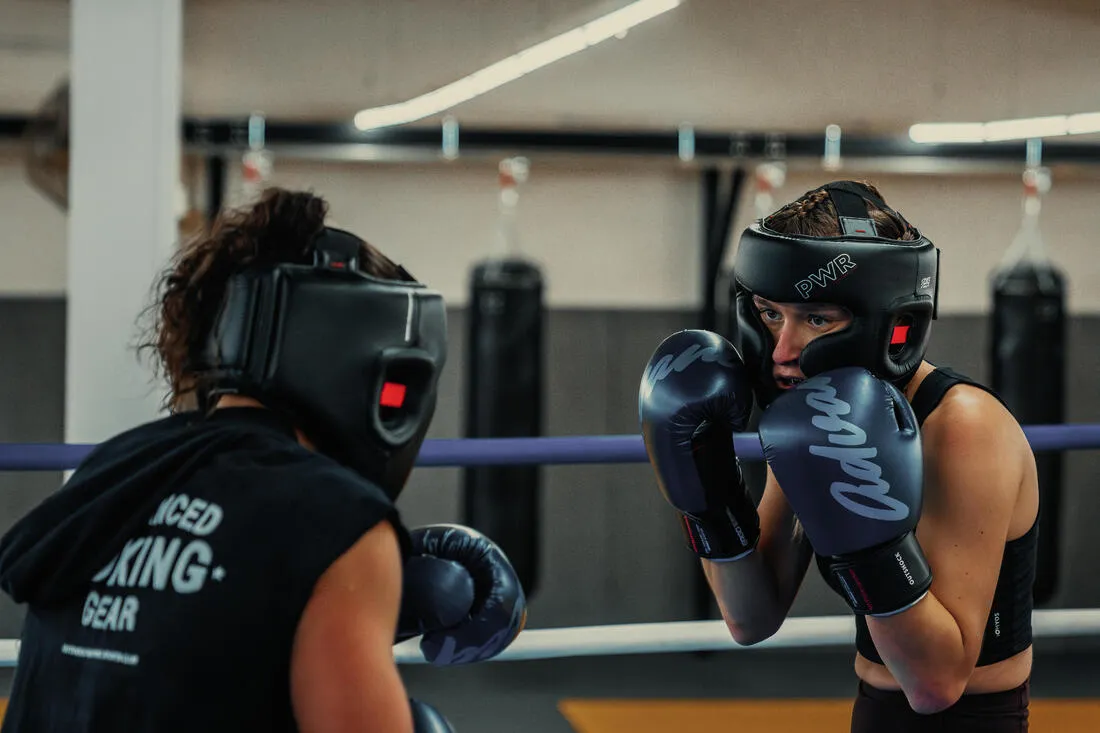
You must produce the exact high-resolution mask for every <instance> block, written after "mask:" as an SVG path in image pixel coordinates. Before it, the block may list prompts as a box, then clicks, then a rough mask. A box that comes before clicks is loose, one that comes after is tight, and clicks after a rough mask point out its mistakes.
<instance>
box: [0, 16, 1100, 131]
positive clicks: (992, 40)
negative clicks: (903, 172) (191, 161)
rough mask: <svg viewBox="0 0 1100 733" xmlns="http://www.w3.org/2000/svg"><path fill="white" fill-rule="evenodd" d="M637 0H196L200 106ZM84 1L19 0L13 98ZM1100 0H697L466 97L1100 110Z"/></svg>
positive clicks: (25, 88)
mask: <svg viewBox="0 0 1100 733" xmlns="http://www.w3.org/2000/svg"><path fill="white" fill-rule="evenodd" d="M626 3H627V0H400V1H398V0H389V1H388V2H386V1H384V0H312V1H310V0H185V5H184V7H185V29H184V33H185V36H184V38H185V41H184V48H185V60H184V79H183V81H184V110H185V112H186V113H187V114H189V115H201V116H213V115H218V116H220V115H245V114H247V113H248V112H250V111H251V110H254V109H259V110H263V111H264V112H265V113H267V114H268V115H269V116H271V117H276V118H298V119H301V118H312V119H327V120H333V119H339V118H346V117H348V116H350V115H351V114H352V113H354V112H355V111H356V110H358V109H360V108H362V107H366V106H373V105H379V104H387V103H391V102H395V101H400V100H402V99H405V98H408V97H411V96H415V95H417V94H420V93H423V92H425V91H428V90H430V89H432V88H434V87H436V86H439V85H442V84H445V83H447V82H449V81H453V80H454V79H456V78H458V77H460V76H462V75H464V74H465V73H468V72H470V71H473V70H475V69H477V68H479V67H481V66H484V65H485V64H487V63H490V62H492V61H495V60H498V59H500V58H502V57H504V56H506V55H508V54H511V53H513V52H515V51H516V50H519V49H520V48H523V47H524V46H527V45H529V44H531V43H533V42H536V41H539V40H543V39H545V38H547V37H549V36H550V35H553V34H555V33H557V32H560V31H562V30H566V29H568V28H570V27H572V26H574V25H576V24H578V23H581V22H584V21H586V20H590V19H592V18H594V17H596V16H598V15H600V14H601V13H603V12H605V11H607V10H609V9H613V8H617V7H621V6H622V5H625V4H626ZM68 47H69V4H68V2H63V1H62V0H0V114H3V113H24V112H30V111H32V110H33V109H34V108H35V107H36V106H37V105H38V104H39V103H40V102H41V100H42V99H43V98H44V97H45V96H46V95H47V94H48V93H49V91H50V89H51V88H52V87H53V86H54V85H55V84H56V83H57V82H58V81H59V80H60V79H62V78H63V77H65V76H66V74H67V73H68V65H69V58H68ZM1098 61H1100V2H1097V1H1096V0H1042V1H1038V2H1028V1H1027V0H923V1H918V2H913V1H912V0H878V1H877V2H866V0H784V1H783V2H775V1H773V2H761V1H760V0H725V1H722V0H685V3H684V4H683V5H682V6H680V7H679V8H677V9H675V10H673V11H672V12H671V13H669V14H667V15H665V16H662V17H660V18H658V19H656V20H653V21H651V22H650V23H648V24H646V25H643V26H641V27H639V28H636V29H635V30H633V31H631V32H630V34H629V35H628V36H627V37H626V38H625V39H623V40H613V41H609V42H606V43H605V44H602V45H600V46H598V47H596V48H594V49H591V50H589V51H587V52H584V53H582V54H580V55H578V56H574V57H572V58H569V59H566V60H564V61H562V62H560V63H558V64H556V65H554V66H552V67H549V68H546V69H544V70H541V71H539V72H536V73H534V74H532V75H530V76H528V77H526V78H524V79H521V80H519V81H518V82H515V83H514V84H511V85H508V86H506V87H504V88H501V89H499V90H496V91H494V92H492V93H490V94H487V95H485V96H484V97H481V98H479V99H477V100H474V101H472V102H468V103H466V104H464V105H462V106H461V107H459V108H458V109H456V110H455V113H456V115H457V116H458V118H459V119H460V120H461V121H462V122H463V123H464V124H467V125H469V124H478V125H530V126H548V125H559V124H564V125H585V126H597V127H600V126H603V127H606V126H615V127H653V126H661V127H669V126H674V125H676V124H679V123H681V122H692V123H694V124H696V125H698V126H700V127H705V128H719V129H736V128H740V129H752V130H766V129H773V130H776V129H780V130H788V131H816V130H821V129H823V128H824V126H825V125H827V124H829V123H837V124H840V125H841V126H842V127H844V129H845V130H846V131H848V130H863V131H875V132H890V133H900V132H903V131H904V130H905V129H906V128H907V127H908V125H909V124H911V123H913V122H916V121H933V120H954V119H962V120H984V119H996V118H1001V117H1013V116H1027V115H1038V114H1055V113H1072V112H1080V111H1094V110H1100V74H1097V73H1096V67H1097V62H1098Z"/></svg>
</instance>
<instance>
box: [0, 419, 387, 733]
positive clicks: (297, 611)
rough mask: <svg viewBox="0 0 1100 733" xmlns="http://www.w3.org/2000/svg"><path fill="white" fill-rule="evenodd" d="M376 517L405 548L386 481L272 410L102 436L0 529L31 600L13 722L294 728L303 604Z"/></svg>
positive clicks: (28, 725)
mask: <svg viewBox="0 0 1100 733" xmlns="http://www.w3.org/2000/svg"><path fill="white" fill-rule="evenodd" d="M384 520H390V521H391V522H393V523H394V526H395V527H396V528H397V529H398V536H399V537H400V538H401V541H402V543H403V545H402V547H403V550H407V545H406V544H405V543H406V542H407V535H406V534H404V531H403V529H402V527H401V525H400V521H399V519H398V517H397V514H396V511H395V509H394V507H393V504H392V503H391V501H390V500H389V499H388V498H387V496H386V495H385V494H384V492H383V491H382V490H381V489H379V488H378V487H376V486H374V485H372V484H370V483H368V482H367V481H365V480H363V479H362V478H360V477H359V476H358V475H356V474H354V473H352V472H350V471H348V470H347V469H345V468H343V467H342V466H340V465H338V464H336V463H335V462H333V461H330V460H329V459H327V458H325V457H323V456H321V455H318V454H316V453H313V452H310V451H308V450H306V449H305V448H302V447H301V446H300V445H299V444H298V443H297V441H296V440H295V436H294V432H293V429H292V428H291V427H290V426H288V425H286V424H283V423H282V422H281V421H280V420H279V419H278V418H277V417H276V416H275V414H274V413H272V412H270V411H268V410H263V409H252V408H234V409H227V410H218V411H216V412H215V413H214V414H213V415H212V416H210V417H201V416H198V415H194V414H188V415H175V416H172V417H169V418H166V419H163V420H159V421H156V422H153V423H149V424H147V425H143V426H140V427H138V428H135V429H133V430H131V431H128V432H126V433H123V434H122V435H120V436H117V437H115V438H113V439H111V440H109V441H107V442H106V443H104V444H103V445H101V446H99V447H98V448H97V449H96V450H95V451H94V452H93V453H92V455H91V456H90V457H89V458H88V459H87V460H86V461H85V462H84V463H83V464H82V465H81V467H80V468H79V469H78V470H77V471H76V472H75V474H74V475H73V477H72V479H71V480H70V481H69V482H68V483H67V484H66V485H65V487H64V488H62V489H61V490H60V491H58V492H56V493H55V494H53V495H52V496H50V497H49V498H48V499H46V501H45V502H43V503H42V504H41V505H40V506H38V507H37V508H36V509H34V510H33V511H31V512H30V514H28V515H27V516H26V517H24V518H23V519H22V520H20V522H19V523H18V524H16V525H15V526H14V527H13V528H12V530H11V531H9V532H8V534H7V535H5V536H4V538H3V540H2V541H0V587H2V588H3V589H4V590H5V591H6V592H7V593H8V594H9V595H11V596H12V598H13V599H14V600H15V601H16V602H19V603H26V604H27V613H26V619H25V622H24V628H23V632H22V645H21V648H20V651H19V660H18V667H17V669H16V673H15V679H14V683H13V687H12V692H11V700H10V704H9V706H8V709H7V714H6V715H5V718H4V724H3V731H5V733H7V732H9V731H10V732H13V733H14V732H18V731H67V732H68V733H80V732H81V731H130V732H133V733H142V732H144V731H159V732H161V733H164V732H173V731H181V732H182V731H196V730H201V731H203V733H219V732H221V731H227V732H228V731H243V730H262V731H285V732H288V733H289V732H291V731H296V730H297V725H296V723H295V719H294V715H293V710H292V706H291V695H290V657H291V648H292V645H293V640H294V635H295V631H296V629H297V625H298V621H299V618H300V617H301V614H302V611H303V609H304V607H305V605H306V602H307V601H308V600H309V598H310V596H311V594H312V591H313V587H314V585H315V583H316V582H317V580H318V578H319V577H320V576H321V574H322V573H324V572H325V570H326V569H327V568H328V567H329V566H330V565H331V564H332V563H333V561H335V560H336V559H337V558H338V557H339V556H340V555H342V554H343V553H344V552H345V551H347V550H348V549H349V548H350V547H351V546H352V545H353V544H354V543H355V542H356V541H357V540H358V539H359V538H360V537H361V536H362V535H363V534H364V533H365V532H366V531H367V530H369V529H371V528H372V527H373V526H375V525H376V524H378V523H379V522H381V521H384Z"/></svg>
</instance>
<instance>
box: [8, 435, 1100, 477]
mask: <svg viewBox="0 0 1100 733" xmlns="http://www.w3.org/2000/svg"><path fill="white" fill-rule="evenodd" d="M1024 434H1025V435H1026V436H1027V439H1028V441H1029V442H1030V443H1031V448H1032V450H1034V451H1037V452H1040V451H1062V450H1088V449H1100V424H1078V425H1028V426H1025V427H1024ZM733 445H734V448H735V449H736V451H737V455H738V456H740V457H742V458H745V459H749V460H760V459H761V458H762V457H763V455H762V453H761V450H760V442H759V438H758V436H757V434H756V433H739V434H737V435H735V436H734V439H733ZM94 448H95V445H92V444H59V443H0V471H64V470H68V469H72V468H76V467H77V465H78V464H79V463H80V461H82V460H83V459H84V458H85V457H86V456H87V455H88V454H89V453H90V452H91V451H92V450H93V449H94ZM646 460H647V458H646V453H645V446H644V445H643V444H642V438H641V436H639V435H577V436H566V437H552V438H452V439H435V440H426V441H424V446H423V448H422V449H421V451H420V457H419V459H418V460H417V465H418V466H431V467H443V466H491V465H497V466H509V465H510V466H515V465H528V464H542V465H564V464H587V463H645V462H646Z"/></svg>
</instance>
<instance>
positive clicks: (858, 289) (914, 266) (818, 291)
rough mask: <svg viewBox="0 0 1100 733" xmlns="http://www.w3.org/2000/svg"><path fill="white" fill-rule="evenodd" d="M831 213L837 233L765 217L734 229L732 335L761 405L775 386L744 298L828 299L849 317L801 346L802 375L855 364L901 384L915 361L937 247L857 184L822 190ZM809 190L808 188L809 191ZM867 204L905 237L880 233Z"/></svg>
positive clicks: (927, 327)
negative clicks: (797, 229)
mask: <svg viewBox="0 0 1100 733" xmlns="http://www.w3.org/2000/svg"><path fill="white" fill-rule="evenodd" d="M817 190H824V191H826V192H827V193H828V194H829V197H830V198H831V199H832V202H833V206H834V207H835V209H836V212H837V223H838V226H839V228H840V231H841V234H840V235H839V236H835V237H814V236H808V235H801V234H783V233H780V232H777V231H774V230H772V229H769V228H768V227H767V226H766V221H767V220H763V221H760V222H757V223H755V224H753V225H751V226H750V227H748V228H747V229H746V230H745V231H744V232H743V233H742V235H741V241H740V244H739V246H738V249H737V255H736V258H735V262H734V268H733V269H734V288H735V297H736V310H737V331H738V333H737V341H738V350H739V351H740V352H741V356H742V358H743V359H744V360H745V363H746V365H747V366H748V367H749V369H750V371H751V372H752V373H753V375H754V377H755V390H756V395H757V400H758V402H759V403H760V404H761V406H766V405H767V404H768V403H770V402H771V400H773V399H774V398H775V397H776V396H777V395H778V392H779V388H778V386H777V385H776V382H775V377H774V375H773V368H774V364H773V362H772V352H773V351H774V350H775V343H774V340H773V339H772V336H771V332H770V331H769V330H768V328H767V326H766V325H765V324H764V322H763V320H762V319H761V317H760V313H759V312H758V310H757V308H756V305H755V304H754V303H753V296H754V295H757V296H760V297H761V298H765V299H767V300H770V301H772V302H773V303H813V302H818V303H832V304H836V305H841V306H844V307H845V308H847V309H848V310H849V311H850V312H851V313H852V317H853V320H852V323H851V325H850V326H848V327H847V328H845V329H844V330H842V331H837V332H834V333H829V334H826V335H824V336H819V337H817V338H815V339H814V340H813V341H812V342H810V343H809V344H808V345H807V346H806V348H805V349H803V351H802V354H801V356H800V357H799V367H800V369H801V370H802V373H803V374H805V375H806V376H807V377H811V376H813V375H815V374H820V373H821V372H824V371H828V370H830V369H834V368H837V367H841V366H862V367H865V368H866V369H868V370H869V371H871V373H873V374H875V375H876V376H878V377H879V378H880V379H885V380H887V381H890V382H893V383H895V384H898V385H904V384H905V383H907V382H908V381H909V379H910V378H911V377H912V376H913V373H914V372H916V370H917V368H918V367H919V366H920V363H921V360H922V359H923V358H924V352H925V349H926V348H927V346H928V337H929V334H930V332H931V327H932V321H933V320H935V318H936V305H937V295H938V289H939V277H938V275H939V250H938V249H937V248H936V247H935V245H933V244H932V242H931V241H930V240H929V239H927V238H926V237H925V236H924V235H922V234H921V233H920V232H919V231H917V230H916V229H915V228H913V227H911V226H909V224H908V222H906V221H905V219H904V218H902V217H901V215H900V214H897V212H894V211H893V210H892V209H891V208H890V207H889V206H887V205H886V203H885V202H884V201H883V200H882V199H881V198H879V197H878V196H875V195H874V194H873V193H871V192H870V191H869V190H867V189H866V188H864V187H863V186H860V185H859V184H855V183H851V182H847V181H839V182H835V183H830V184H827V185H825V186H823V187H822V188H821V189H817ZM811 193H812V192H811ZM868 202H870V203H873V204H874V205H875V206H877V207H878V208H879V209H881V210H882V211H885V212H890V213H893V214H895V215H896V216H897V217H898V219H899V220H900V221H901V222H903V223H904V224H905V225H906V226H907V227H908V230H909V231H911V232H912V233H913V235H914V239H912V240H898V239H888V238H885V237H882V236H880V235H879V232H878V227H877V226H876V225H875V221H874V219H872V218H871V216H870V214H869V213H868V210H867V203H868Z"/></svg>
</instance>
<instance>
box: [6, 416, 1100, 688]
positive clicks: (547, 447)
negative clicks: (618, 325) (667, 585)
mask: <svg viewBox="0 0 1100 733" xmlns="http://www.w3.org/2000/svg"><path fill="white" fill-rule="evenodd" d="M1024 433H1025V435H1026V436H1027V439H1028V441H1029V443H1030V444H1031V447H1032V450H1034V451H1036V452H1042V451H1065V450H1088V449H1100V423H1098V424H1077V425H1028V426H1024ZM94 447H95V446H93V445H87V444H77V445H60V444H48V443H0V472H2V471H63V470H69V469H72V468H75V467H76V466H77V465H78V464H79V463H80V461H81V460H82V459H83V458H84V457H85V456H86V455H88V453H90V452H91V451H92V450H93V448H94ZM734 447H735V449H736V451H737V454H738V455H739V456H741V457H742V458H745V459H751V460H760V459H762V458H763V454H762V452H761V449H760V443H759V440H758V438H757V436H756V434H754V433H742V434H738V435H735V436H734ZM647 460H648V459H647V457H646V452H645V446H644V445H643V443H642V438H641V436H638V435H608V436H572V437H550V438H462V439H435V440H427V441H425V442H424V446H423V448H422V449H421V452H420V457H419V459H418V461H417V465H418V466H421V467H462V466H484V465H522V464H542V465H565V464H592V463H645V462H646V461H647ZM1032 623H1033V633H1034V637H1035V638H1037V639H1038V638H1072V637H1085V636H1089V637H1091V636H1100V609H1087V608H1085V609H1052V610H1038V611H1034V612H1033V614H1032ZM854 643H855V619H854V617H853V616H852V615H851V614H848V615H843V616H806V617H792V618H788V619H787V620H786V622H785V623H784V624H783V625H782V626H781V627H780V629H779V630H778V631H777V632H776V633H775V634H774V635H773V636H772V637H771V638H769V639H767V640H765V641H763V642H760V643H759V644H755V645H753V647H752V648H753V649H780V648H786V649H790V648H803V647H817V648H822V647H840V646H854ZM417 644H418V640H417V639H410V640H409V641H406V642H403V643H401V644H398V645H397V646H395V647H394V656H395V658H396V660H397V661H398V662H399V663H401V664H424V663H425V660H424V657H423V656H422V654H421V653H420V650H419V648H418V646H417ZM744 648H745V647H742V646H740V645H738V644H737V643H736V642H735V641H733V639H732V638H731V636H730V633H729V631H728V629H727V628H726V624H725V622H723V621H721V620H713V621H674V622H660V623H636V624H617V625H605V626H581V627H570V628H551V629H531V630H525V631H523V632H522V633H521V634H520V635H519V637H518V638H517V639H516V640H515V641H514V642H513V643H512V645H511V646H510V647H509V648H508V649H506V650H505V651H504V652H502V653H501V654H500V655H498V656H497V657H495V658H494V659H493V660H491V661H493V662H507V661H528V660H537V659H556V658H562V657H580V656H607V655H626V654H661V653H676V652H701V651H736V650H739V649H744ZM18 653H19V641H18V640H16V639H2V640H0V667H14V666H15V664H16V660H17V659H18Z"/></svg>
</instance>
